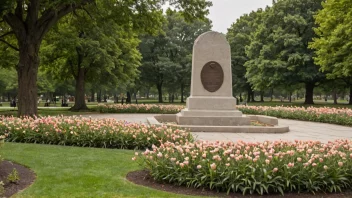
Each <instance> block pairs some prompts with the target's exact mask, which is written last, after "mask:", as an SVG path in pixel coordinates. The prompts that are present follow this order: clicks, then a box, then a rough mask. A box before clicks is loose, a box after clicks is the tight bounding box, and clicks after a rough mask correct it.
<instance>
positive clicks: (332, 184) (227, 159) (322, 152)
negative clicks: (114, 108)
mask: <svg viewBox="0 0 352 198" xmlns="http://www.w3.org/2000/svg"><path fill="white" fill-rule="evenodd" d="M136 155H138V156H136V157H134V158H133V160H136V158H140V160H141V161H140V162H142V164H143V166H144V167H145V168H147V169H149V170H150V174H151V176H152V177H153V178H154V179H155V180H157V181H162V182H168V183H173V184H178V185H186V186H188V187H195V188H210V189H216V190H218V191H225V192H227V193H229V192H242V193H243V194H246V193H250V194H253V193H258V194H261V195H262V194H269V193H273V192H280V193H281V194H284V192H312V193H314V192H320V191H322V192H336V191H342V190H343V189H350V188H351V185H352V141H351V140H338V141H335V142H329V143H327V144H322V143H320V142H318V141H295V142H285V141H275V142H269V141H266V142H263V143H245V142H238V143H232V142H229V143H221V142H216V143H208V142H196V143H186V144H183V145H181V144H179V143H169V142H167V143H164V144H162V145H161V146H160V147H153V150H151V151H149V150H146V151H145V152H144V153H141V154H140V155H139V154H138V153H136ZM139 156H141V157H139Z"/></svg>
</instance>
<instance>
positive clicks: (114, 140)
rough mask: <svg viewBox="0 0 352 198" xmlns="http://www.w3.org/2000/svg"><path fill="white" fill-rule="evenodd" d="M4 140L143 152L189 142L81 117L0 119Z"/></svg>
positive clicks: (185, 136)
mask: <svg viewBox="0 0 352 198" xmlns="http://www.w3.org/2000/svg"><path fill="white" fill-rule="evenodd" d="M0 133H4V135H5V136H6V141H9V142H23V143H40V144H55V145H67V146H80V147H100V148H122V149H145V148H151V146H152V145H153V144H154V145H160V143H161V142H166V141H171V142H174V141H181V142H187V141H192V138H193V137H192V135H191V134H190V133H189V132H186V131H183V130H179V129H176V128H168V127H155V126H147V125H144V124H136V123H128V122H125V121H117V120H115V119H91V118H84V117H76V116H73V117H63V116H58V117H50V116H49V117H41V118H23V119H20V118H15V117H0Z"/></svg>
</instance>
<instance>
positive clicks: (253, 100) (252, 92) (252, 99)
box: [251, 91, 255, 102]
mask: <svg viewBox="0 0 352 198" xmlns="http://www.w3.org/2000/svg"><path fill="white" fill-rule="evenodd" d="M251 102H255V99H254V91H251Z"/></svg>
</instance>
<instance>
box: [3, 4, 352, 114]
mask: <svg viewBox="0 0 352 198" xmlns="http://www.w3.org/2000/svg"><path fill="white" fill-rule="evenodd" d="M185 2H187V3H185ZM164 3H165V1H164V0H158V1H152V2H150V1H144V0H138V1H134V0H133V1H132V0H131V1H130V0H127V1H115V0H108V1H94V0H70V1H67V0H55V1H46V0H29V1H24V0H16V1H11V0H6V1H1V3H0V16H1V20H0V50H1V53H0V59H1V60H2V61H1V62H0V76H1V79H0V85H1V87H0V94H2V95H3V98H7V99H10V98H11V97H16V96H17V98H18V101H19V110H18V114H19V115H35V114H36V112H37V97H38V91H39V93H42V94H44V95H46V97H49V98H54V97H55V96H56V95H61V96H62V95H66V94H68V95H74V96H75V104H74V106H73V107H72V109H73V110H84V109H87V105H86V98H87V95H89V96H90V98H89V100H90V101H95V100H96V99H97V101H98V102H102V101H106V100H107V98H108V96H110V97H113V100H114V101H115V102H118V101H119V100H120V101H121V99H122V98H129V100H131V95H132V96H134V97H135V98H136V96H137V93H139V95H140V96H144V97H146V98H148V97H149V95H150V94H153V95H158V101H159V102H164V101H165V100H169V101H171V102H172V101H173V100H174V99H176V98H180V100H181V102H184V99H185V98H186V97H187V95H188V94H189V86H190V76H191V64H192V61H191V60H192V47H193V42H194V40H195V39H196V38H197V37H198V36H199V35H200V34H202V33H204V32H206V31H209V30H211V27H212V25H211V21H210V20H209V19H207V18H206V15H207V14H208V7H209V6H211V3H210V2H209V1H206V0H202V1H188V0H187V1H186V0H170V1H169V3H170V4H171V5H174V6H175V7H176V8H177V9H178V11H175V10H172V9H168V10H167V11H166V12H165V13H164V12H163V9H162V7H161V6H162V5H163V4H164ZM350 5H351V2H350V1H347V0H328V1H324V0H295V1H293V0H278V1H274V2H273V6H272V7H267V8H265V9H259V10H257V11H253V12H251V13H249V14H246V15H243V16H242V17H241V18H239V19H238V20H237V21H236V22H235V23H233V24H232V26H231V27H230V28H229V29H228V32H227V35H226V36H227V38H228V40H229V42H230V45H231V49H232V67H233V81H234V94H235V96H236V97H238V98H240V99H242V98H243V96H246V97H247V100H248V101H254V100H255V95H259V96H261V97H260V100H262V101H263V100H264V96H266V97H271V98H272V97H273V95H276V96H277V95H285V96H287V97H288V98H289V100H290V101H291V99H292V98H291V97H292V96H293V95H295V97H294V98H299V97H302V96H303V95H304V96H305V103H306V104H313V96H314V94H315V95H318V96H320V98H321V97H322V95H323V97H326V96H324V95H333V96H334V99H335V102H337V94H338V93H346V90H347V91H349V95H350V98H352V77H351V76H352V66H351V60H352V58H351V57H352V56H351V51H352V50H351V48H352V39H351V36H350V35H351V29H352V25H351V21H352V20H350V19H351V12H352V6H350ZM166 95H167V96H168V97H167V98H165V96H166ZM95 96H97V97H96V98H95ZM129 102H130V101H129ZM349 103H350V104H352V101H351V99H350V100H349Z"/></svg>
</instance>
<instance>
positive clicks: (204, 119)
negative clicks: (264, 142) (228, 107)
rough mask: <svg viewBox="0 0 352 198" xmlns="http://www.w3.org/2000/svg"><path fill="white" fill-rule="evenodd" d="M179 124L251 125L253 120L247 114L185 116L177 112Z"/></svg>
mask: <svg viewBox="0 0 352 198" xmlns="http://www.w3.org/2000/svg"><path fill="white" fill-rule="evenodd" d="M176 122H177V124H178V125H203V126H243V125H250V124H251V120H250V118H248V117H245V116H238V117H237V116H235V117H234V116H184V115H182V113H178V114H176Z"/></svg>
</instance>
